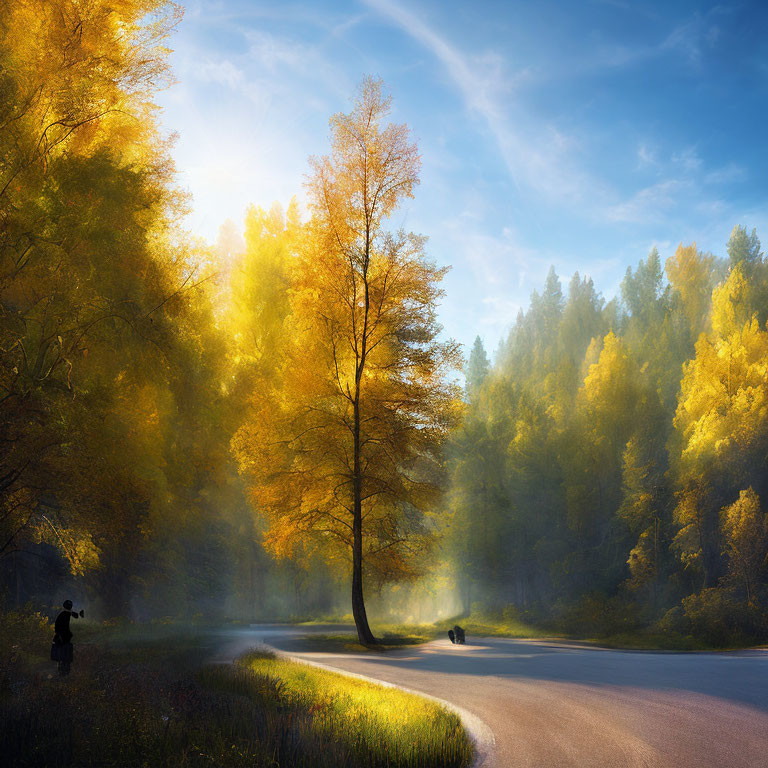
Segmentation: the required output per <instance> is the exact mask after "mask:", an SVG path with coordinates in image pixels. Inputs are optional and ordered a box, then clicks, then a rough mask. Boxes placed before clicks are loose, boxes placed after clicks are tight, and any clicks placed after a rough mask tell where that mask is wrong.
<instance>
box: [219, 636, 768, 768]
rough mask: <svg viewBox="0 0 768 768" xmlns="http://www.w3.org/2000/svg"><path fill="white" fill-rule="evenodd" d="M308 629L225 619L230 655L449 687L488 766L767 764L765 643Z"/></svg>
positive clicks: (446, 693) (435, 690) (435, 691)
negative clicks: (318, 636)
mask: <svg viewBox="0 0 768 768" xmlns="http://www.w3.org/2000/svg"><path fill="white" fill-rule="evenodd" d="M333 629H338V627H328V626H326V627H317V628H314V631H324V632H327V631H330V630H333ZM306 632H307V630H306V629H301V630H298V629H296V628H289V627H282V628H281V627H276V626H268V625H264V626H255V627H252V628H250V629H248V630H236V631H228V632H227V633H226V635H223V636H222V638H221V644H220V646H219V647H220V649H221V656H222V658H224V659H227V658H234V656H236V655H238V654H239V653H240V652H242V651H243V650H245V649H247V648H248V647H251V646H253V645H255V644H258V643H267V644H270V645H273V646H275V647H277V648H280V649H281V650H285V651H288V652H290V653H291V654H292V655H296V656H301V657H302V658H305V659H308V660H311V661H315V662H319V663H322V664H325V665H329V666H333V667H336V668H339V669H343V670H347V671H350V672H354V673H357V674H362V675H366V676H369V677H373V678H376V679H379V680H383V681H387V682H389V683H394V684H397V685H401V686H404V687H407V688H410V689H413V690H417V691H422V692H424V693H427V694H430V695H432V696H436V697H439V698H441V699H445V700H447V701H449V702H452V703H453V704H456V705H458V706H459V707H461V708H463V709H465V710H467V711H469V712H470V713H472V714H474V715H475V716H477V717H478V718H480V720H482V722H483V723H485V724H486V725H487V726H488V728H490V730H491V731H492V733H493V737H494V740H495V745H494V746H493V747H492V748H490V749H489V750H488V751H487V754H486V757H485V759H484V761H483V763H482V766H483V768H518V766H530V767H531V768H559V767H560V766H578V767H579V768H585V767H586V766H595V768H598V767H599V768H611V767H612V766H616V768H625V767H626V766H643V767H644V768H645V767H649V768H651V767H652V768H768V652H764V651H742V652H737V653H640V652H638V653H635V652H623V651H611V650H601V649H595V648H585V647H581V646H574V645H564V644H557V643H551V642H544V641H531V640H513V639H506V638H504V639H502V638H469V640H468V644H467V645H465V646H458V645H451V644H450V642H449V641H448V640H447V639H446V640H438V641H435V642H431V643H427V644H425V645H423V646H418V647H415V648H411V649H406V650H398V651H389V652H387V653H385V654H371V653H364V654H363V653H361V654H336V653H327V652H316V651H314V652H313V651H311V650H309V648H311V646H308V645H307V644H306V642H304V641H302V639H301V635H302V634H305V633H306Z"/></svg>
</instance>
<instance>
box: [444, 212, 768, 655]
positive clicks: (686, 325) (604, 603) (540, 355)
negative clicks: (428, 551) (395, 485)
mask: <svg viewBox="0 0 768 768" xmlns="http://www.w3.org/2000/svg"><path fill="white" fill-rule="evenodd" d="M727 254H728V256H727V259H720V258H716V257H715V256H713V255H711V254H708V253H702V252H701V251H699V250H698V249H697V247H696V245H695V244H692V245H689V246H683V245H680V246H679V247H678V248H677V250H676V252H675V253H674V255H673V256H671V257H670V258H668V259H667V260H666V264H665V265H664V266H662V262H661V259H660V256H659V253H658V251H657V250H656V249H655V248H654V249H653V250H652V251H651V253H650V254H649V255H648V257H647V259H645V260H643V261H641V262H640V263H639V264H638V266H637V268H636V269H635V270H632V269H631V268H629V269H627V272H626V276H625V277H624V280H623V282H622V284H621V293H620V296H619V297H617V298H615V299H613V300H612V301H609V302H607V303H606V302H605V301H604V300H603V298H602V297H601V296H600V294H599V293H598V292H597V291H596V290H595V287H594V285H593V283H592V280H591V279H588V278H585V277H581V276H580V275H579V274H578V273H576V274H575V275H574V276H573V278H572V279H571V281H570V283H569V285H568V288H567V291H566V292H565V294H564V293H563V290H562V288H561V283H560V280H559V279H558V277H557V276H556V274H555V272H554V270H550V273H549V275H548V277H547V280H546V283H545V285H544V289H543V291H542V292H541V293H538V292H534V294H533V295H532V297H531V304H530V307H529V308H528V310H527V311H526V312H522V311H521V312H520V314H519V315H518V318H517V320H516V322H515V324H514V326H513V328H512V329H511V331H510V333H509V336H508V337H507V338H506V339H505V340H504V342H503V343H502V344H501V346H500V348H499V350H498V353H497V355H496V359H495V363H494V365H493V366H491V365H490V364H489V361H488V358H487V355H486V353H485V350H484V349H483V346H482V343H481V341H480V339H479V338H478V339H477V340H476V342H475V345H474V347H473V349H472V350H471V354H470V357H469V361H468V367H467V380H466V392H467V400H468V406H467V414H466V418H465V421H464V424H463V426H462V427H461V429H460V430H459V431H458V432H457V433H456V434H455V437H454V440H453V445H452V459H451V485H450V491H449V507H450V514H451V527H450V529H449V531H450V533H449V537H448V548H449V551H450V553H451V557H452V559H453V562H454V564H455V568H456V572H457V573H458V574H460V582H461V583H460V584H459V588H460V590H461V592H462V596H463V600H464V603H465V610H469V607H470V604H477V605H480V606H482V607H484V608H489V609H496V610H502V609H503V608H504V607H505V606H511V607H512V610H518V611H525V612H528V613H529V614H530V615H533V616H535V617H537V618H539V619H540V620H548V621H551V622H553V623H556V624H558V625H560V626H563V627H566V628H569V629H572V630H573V631H579V632H601V633H620V632H623V631H632V632H634V631H637V630H638V629H643V628H644V629H646V630H647V629H651V630H658V631H672V632H680V633H684V634H690V633H692V634H694V635H699V636H702V637H705V638H706V639H707V640H708V641H709V642H715V643H728V642H741V641H744V640H749V639H755V638H765V637H766V636H767V633H768V622H767V621H766V607H768V602H767V601H768V516H767V515H766V510H768V471H767V470H768V461H767V459H768V330H767V329H766V320H768V262H767V261H766V259H765V257H764V254H763V253H762V251H761V246H760V241H759V239H758V237H757V234H756V232H755V231H752V232H751V233H749V232H748V231H747V230H746V229H745V228H744V227H741V226H737V227H736V228H735V229H734V230H733V233H732V235H731V237H730V240H729V241H728V244H727Z"/></svg>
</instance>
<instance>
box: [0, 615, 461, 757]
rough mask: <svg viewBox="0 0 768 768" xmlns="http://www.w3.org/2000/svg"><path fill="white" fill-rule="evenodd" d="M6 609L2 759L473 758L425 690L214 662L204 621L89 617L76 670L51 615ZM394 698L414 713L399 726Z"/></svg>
mask: <svg viewBox="0 0 768 768" xmlns="http://www.w3.org/2000/svg"><path fill="white" fill-rule="evenodd" d="M0 618H1V619H3V620H2V621H0V744H2V762H3V764H7V765H14V766H19V767H20V768H22V767H26V766H29V767H33V766H34V767H37V766H40V767H42V766H46V767H50V768H58V767H59V766H83V767H85V766H115V767H116V766H121V767H122V766H136V767H137V768H138V767H139V766H142V767H143V766H153V768H154V767H155V766H160V767H162V766H168V767H169V768H170V766H174V767H175V766H180V767H182V768H184V767H186V766H194V767H195V768H197V766H216V767H217V768H218V767H219V766H236V767H238V768H239V767H240V766H242V767H243V768H245V766H248V767H249V768H294V767H296V768H310V767H311V768H341V767H342V766H344V767H347V768H363V766H366V767H367V766H372V768H378V766H381V768H384V766H388V767H391V768H397V767H398V766H403V767H405V766H407V767H408V768H416V766H425V767H427V766H435V767H436V766H438V765H440V766H442V765H450V766H456V767H457V768H460V767H461V766H465V765H466V764H467V763H468V760H469V754H470V752H469V746H468V742H467V739H466V736H465V734H464V732H463V730H462V728H461V725H460V723H459V722H458V719H457V718H455V717H454V716H453V715H452V714H450V713H448V712H445V711H444V710H442V709H441V708H440V707H437V706H435V705H433V704H431V703H430V702H427V701H426V700H421V699H419V698H418V697H412V698H413V699H414V701H412V702H409V704H408V706H407V707H406V706H405V704H404V703H403V702H402V701H400V700H399V699H398V696H399V695H400V694H399V692H397V691H393V690H391V689H386V688H379V687H377V686H370V687H369V688H370V690H368V691H367V692H366V693H365V695H362V692H361V691H362V689H361V688H360V686H358V685H356V684H355V682H356V681H352V683H350V681H349V680H347V679H345V678H340V679H339V680H338V681H333V685H331V682H330V680H327V679H323V680H315V682H313V683H311V682H310V678H304V677H302V675H303V674H304V672H305V670H304V665H298V664H291V663H289V662H278V661H276V660H275V659H273V658H272V657H270V656H265V655H260V656H249V657H248V659H247V661H244V662H242V663H240V664H238V665H237V666H233V665H211V664H207V663H206V660H207V659H208V658H210V654H211V651H212V650H213V648H212V647H208V645H207V644H209V643H211V642H213V641H212V640H210V639H206V634H205V633H200V632H197V631H196V630H195V628H194V627H187V628H182V629H181V630H180V628H179V627H171V626H165V627H146V626H143V627H142V626H136V625H132V626H131V625H129V626H124V627H112V628H108V629H105V628H103V627H98V626H95V625H90V626H88V625H87V624H85V623H84V622H82V623H80V624H79V625H78V626H73V630H74V631H75V660H74V663H73V666H72V672H71V674H70V675H69V677H66V678H58V676H57V674H56V668H55V664H53V663H52V662H50V661H48V660H47V655H48V651H49V648H50V638H51V636H52V630H51V628H50V626H49V625H48V624H47V622H46V621H45V620H44V619H42V617H23V616H18V615H17V616H11V617H9V616H7V615H6V616H3V617H0ZM293 667H296V669H295V670H293ZM302 680H303V682H301V681H302ZM347 688H349V691H347ZM395 700H397V701H398V704H397V705H396V706H395V708H396V709H397V710H398V711H401V712H402V713H405V716H404V717H403V718H401V719H400V720H394V719H393V720H392V723H394V725H390V724H388V722H386V720H387V718H390V716H391V715H392V712H391V711H390V710H389V709H387V702H389V701H395ZM446 756H449V757H450V759H446ZM433 758H434V759H433Z"/></svg>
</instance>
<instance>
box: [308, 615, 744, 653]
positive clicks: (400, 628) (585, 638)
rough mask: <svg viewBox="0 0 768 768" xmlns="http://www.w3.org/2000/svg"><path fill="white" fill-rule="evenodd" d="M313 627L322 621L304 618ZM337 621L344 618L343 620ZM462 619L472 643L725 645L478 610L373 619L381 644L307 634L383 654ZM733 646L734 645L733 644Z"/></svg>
mask: <svg viewBox="0 0 768 768" xmlns="http://www.w3.org/2000/svg"><path fill="white" fill-rule="evenodd" d="M304 623H305V624H306V625H307V626H311V625H313V624H321V623H322V622H304ZM333 623H338V620H337V621H336V622H333ZM455 624H460V625H461V626H462V627H463V628H464V630H465V632H466V635H467V639H468V642H470V643H471V642H472V639H473V638H477V637H512V638H521V639H522V638H530V639H541V640H552V641H558V642H566V643H578V644H584V645H594V646H600V647H605V648H615V649H617V650H620V649H626V650H666V651H708V650H725V649H723V648H721V647H716V646H713V645H710V644H707V643H705V642H704V641H703V640H701V639H698V638H695V637H692V636H690V635H681V634H678V633H673V632H658V631H651V630H636V631H634V632H626V631H625V632H621V633H612V634H597V635H596V634H588V633H584V634H582V633H568V632H558V631H557V630H556V629H555V628H553V627H551V626H549V627H542V626H537V625H535V624H533V623H529V622H527V621H525V620H523V619H519V618H515V617H513V616H500V615H495V616H494V615H488V614H474V615H472V616H469V617H461V618H456V617H454V618H450V619H442V620H440V621H437V622H435V623H434V624H394V623H379V622H373V623H372V629H373V633H374V635H375V636H376V637H377V638H378V639H379V643H378V644H377V645H374V646H364V645H361V644H360V643H358V641H357V635H356V634H355V633H354V632H353V631H350V632H334V633H312V634H308V635H307V636H306V638H304V642H306V643H307V644H308V645H309V646H311V647H312V648H313V649H315V650H318V651H331V652H338V653H345V652H354V653H381V652H387V651H390V650H395V649H397V648H404V647H408V646H414V645H420V644H421V643H426V642H429V641H430V640H434V639H436V638H444V637H447V634H448V630H449V629H451V628H452V627H453V626H454V625H455ZM731 650H733V648H731Z"/></svg>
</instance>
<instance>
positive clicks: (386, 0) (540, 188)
mask: <svg viewBox="0 0 768 768" xmlns="http://www.w3.org/2000/svg"><path fill="white" fill-rule="evenodd" d="M364 2H365V3H366V5H368V6H369V7H370V8H372V9H374V10H376V11H377V12H378V13H380V14H381V15H382V16H383V17H385V18H387V19H388V20H389V21H390V22H391V23H393V24H395V25H396V26H398V27H399V28H400V29H402V30H403V31H404V32H406V33H407V34H408V35H410V36H411V37H412V38H413V39H414V40H416V41H417V42H418V43H420V44H421V45H422V46H424V47H425V48H426V49H427V50H429V51H430V52H431V53H432V54H433V55H434V56H435V57H436V58H437V60H438V61H439V62H440V63H441V64H442V65H443V67H444V68H445V71H446V73H447V74H448V76H449V77H450V79H451V81H452V82H453V83H454V85H455V86H456V87H457V88H458V90H459V92H460V94H461V96H462V98H463V100H464V103H465V105H466V107H467V109H468V110H469V111H470V112H471V113H473V114H476V115H479V116H480V117H481V118H482V119H483V120H484V122H485V124H486V125H487V127H488V129H489V130H490V132H491V134H492V135H493V137H494V139H495V141H496V144H497V145H498V148H499V150H500V153H501V156H502V157H503V159H504V162H505V164H506V166H507V169H508V170H509V173H510V176H511V177H512V180H513V181H514V182H515V183H516V184H518V185H523V186H526V187H528V188H530V189H533V190H536V191H537V192H538V193H540V194H543V195H544V196H546V197H549V198H556V199H559V200H571V201H573V200H585V199H592V200H594V199H595V198H596V197H602V196H603V194H604V191H603V190H602V185H601V184H600V183H599V182H598V180H596V179H594V178H592V177H591V176H590V175H589V174H587V173H585V172H584V171H583V170H581V169H578V168H576V167H575V166H574V165H573V163H572V161H571V155H572V154H573V152H574V150H575V148H576V147H577V146H578V142H577V141H575V140H574V138H573V137H571V136H568V135H567V134H566V133H565V132H564V131H563V130H562V129H560V128H558V127H557V126H556V125H554V124H552V123H548V124H545V125H541V124H540V123H539V124H537V125H536V127H535V135H534V134H533V133H531V132H526V131H524V130H523V129H522V128H521V127H520V126H522V125H523V124H524V123H527V122H530V121H529V120H528V118H527V116H526V115H525V114H524V112H523V110H521V109H520V108H519V107H518V108H515V107H514V105H513V104H512V103H511V102H510V97H511V96H512V95H513V94H514V91H515V85H516V82H519V80H520V79H524V78H525V77H526V71H525V70H524V71H523V72H520V73H517V74H515V73H510V72H509V71H507V70H506V69H505V67H504V64H503V59H502V58H501V57H498V56H494V55H493V54H492V53H486V54H484V55H482V56H471V55H468V54H466V53H464V52H463V51H461V50H460V49H459V48H458V47H457V46H455V45H453V44H451V43H450V42H449V41H448V40H447V39H446V38H445V37H444V36H442V35H441V34H439V33H438V32H437V31H436V30H435V29H433V28H432V27H431V26H429V25H428V24H427V23H426V22H425V21H423V20H422V19H421V18H419V17H418V16H417V15H415V14H414V13H412V12H411V11H410V10H407V9H406V8H404V7H403V6H401V5H399V4H397V3H395V2H392V0H364ZM489 62H492V63H493V66H489Z"/></svg>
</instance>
